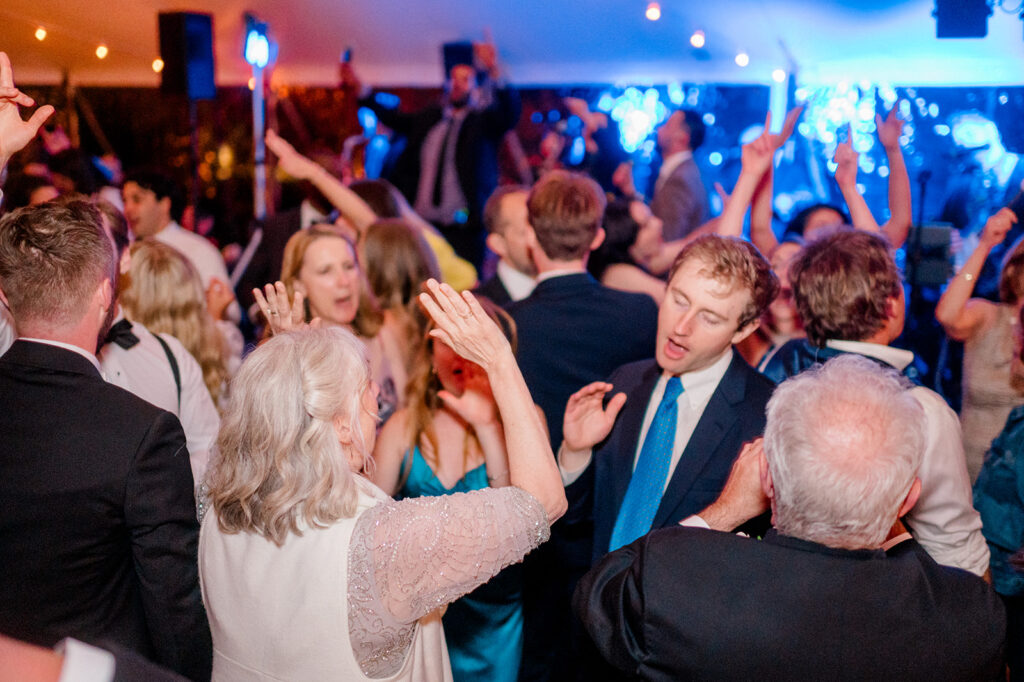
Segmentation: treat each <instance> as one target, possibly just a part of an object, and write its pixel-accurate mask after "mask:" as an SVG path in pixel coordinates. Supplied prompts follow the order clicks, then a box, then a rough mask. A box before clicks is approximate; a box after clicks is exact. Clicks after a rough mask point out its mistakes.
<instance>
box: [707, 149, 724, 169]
mask: <svg viewBox="0 0 1024 682" xmlns="http://www.w3.org/2000/svg"><path fill="white" fill-rule="evenodd" d="M708 163H710V164H711V165H712V166H721V165H722V153H721V152H711V153H710V154H708Z"/></svg>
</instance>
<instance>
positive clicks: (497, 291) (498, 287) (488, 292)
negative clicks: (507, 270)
mask: <svg viewBox="0 0 1024 682" xmlns="http://www.w3.org/2000/svg"><path fill="white" fill-rule="evenodd" d="M473 293H474V294H476V295H477V296H486V297H487V298H489V299H491V301H492V302H493V303H495V304H496V305H500V306H501V307H502V308H505V307H508V305H509V304H510V303H512V297H511V296H510V295H509V293H508V289H506V288H505V283H504V282H502V281H501V278H500V277H498V276H497V275H492V276H491V277H490V279H488V280H487V281H485V282H483V283H482V284H480V285H479V286H477V288H476V289H473Z"/></svg>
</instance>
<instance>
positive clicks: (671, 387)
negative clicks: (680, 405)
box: [661, 377, 683, 407]
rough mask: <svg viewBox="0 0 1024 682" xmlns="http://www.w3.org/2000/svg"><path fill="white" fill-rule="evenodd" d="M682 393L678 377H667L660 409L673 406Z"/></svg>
mask: <svg viewBox="0 0 1024 682" xmlns="http://www.w3.org/2000/svg"><path fill="white" fill-rule="evenodd" d="M682 392H683V382H682V381H680V380H679V377H669V380H668V383H666V384H665V395H664V397H662V399H661V407H667V406H669V405H672V404H674V403H675V402H676V400H678V399H679V396H680V395H681V394H682Z"/></svg>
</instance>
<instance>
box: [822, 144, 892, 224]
mask: <svg viewBox="0 0 1024 682" xmlns="http://www.w3.org/2000/svg"><path fill="white" fill-rule="evenodd" d="M846 133H847V135H846V142H840V143H839V144H837V145H836V152H835V156H834V157H833V161H835V163H836V184H838V185H839V191H840V192H842V193H843V199H844V200H845V201H846V207H847V208H848V209H849V210H850V222H852V223H853V226H854V227H856V228H857V229H859V230H865V231H867V232H879V231H880V230H879V227H878V222H877V221H876V220H875V217H874V216H873V215H871V210H870V209H869V208H868V204H867V202H866V201H864V197H863V196H861V193H860V192H859V191H858V190H857V163H858V160H859V155H858V154H857V152H855V151H854V150H853V130H852V129H851V128H850V127H849V126H847V127H846Z"/></svg>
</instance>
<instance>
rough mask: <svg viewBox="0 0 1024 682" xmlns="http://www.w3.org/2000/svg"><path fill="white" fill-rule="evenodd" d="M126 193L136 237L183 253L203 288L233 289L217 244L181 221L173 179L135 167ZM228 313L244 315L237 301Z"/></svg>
mask: <svg viewBox="0 0 1024 682" xmlns="http://www.w3.org/2000/svg"><path fill="white" fill-rule="evenodd" d="M123 195H124V215H125V218H127V219H128V224H129V226H131V229H132V232H133V233H134V234H135V236H136V237H138V238H139V239H156V240H158V241H161V242H163V243H164V244H167V245H168V246H171V247H173V248H175V249H177V250H178V251H180V252H181V253H182V254H184V256H185V257H186V258H188V260H189V262H191V263H192V265H193V266H195V269H196V271H197V272H198V273H199V278H200V279H201V280H202V281H203V289H204V290H206V291H209V289H210V287H211V286H215V285H216V286H220V287H224V288H225V289H228V290H230V285H229V284H228V282H229V281H230V279H229V277H228V270H227V266H225V265H224V258H223V257H222V256H221V255H220V252H219V251H218V250H217V247H215V246H214V245H213V244H211V243H210V242H209V241H207V240H206V238H205V237H202V236H200V235H198V234H196V233H194V232H189V231H188V230H186V229H184V228H183V227H182V226H181V225H179V224H178V220H180V219H181V214H182V212H183V211H184V208H185V202H184V198H183V196H182V194H181V191H180V189H179V188H178V186H177V185H176V184H175V183H174V181H173V180H171V179H170V178H168V177H166V176H165V175H163V174H161V173H157V172H154V171H136V172H134V173H130V174H129V175H128V176H127V177H126V178H125V182H124V189H123ZM215 283H216V284H215ZM226 315H227V317H228V318H229V319H231V320H232V321H234V322H238V320H240V319H241V308H239V306H238V302H237V301H232V303H231V304H230V305H229V306H228V309H227V313H226Z"/></svg>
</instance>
